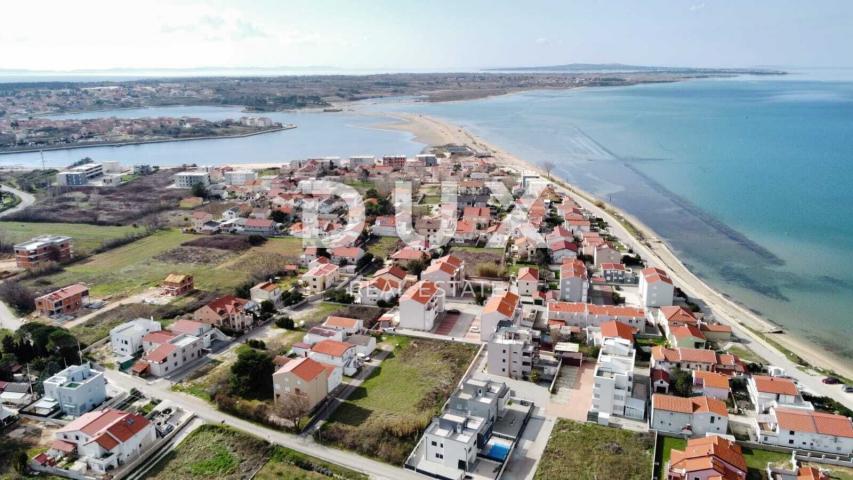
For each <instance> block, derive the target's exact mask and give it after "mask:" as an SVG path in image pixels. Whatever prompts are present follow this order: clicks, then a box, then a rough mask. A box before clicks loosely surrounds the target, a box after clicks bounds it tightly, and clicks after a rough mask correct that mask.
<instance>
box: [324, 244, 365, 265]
mask: <svg viewBox="0 0 853 480" xmlns="http://www.w3.org/2000/svg"><path fill="white" fill-rule="evenodd" d="M330 253H331V255H332V257H331V260H332V263H334V264H335V265H338V266H341V265H358V261H359V260H361V258H362V257H363V256H364V253H365V252H364V250H363V249H362V248H361V247H337V248H333V249H332V250H331V252H330Z"/></svg>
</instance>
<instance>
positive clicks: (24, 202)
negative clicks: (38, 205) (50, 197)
mask: <svg viewBox="0 0 853 480" xmlns="http://www.w3.org/2000/svg"><path fill="white" fill-rule="evenodd" d="M0 190H5V191H7V192H12V193H14V194H15V195H17V196H18V198H20V199H21V203H19V204H17V205H16V206H14V207H13V208H10V209H9V210H4V211H2V212H0V217H5V216H6V215H11V214H13V213H15V212H18V211H21V210H23V209H25V208H27V207H29V206H30V205H32V204H33V203H35V201H36V197H34V196H32V195H30V194H29V193H27V192H23V191H21V190H18V189H17V188H12V187H10V186H8V185H0Z"/></svg>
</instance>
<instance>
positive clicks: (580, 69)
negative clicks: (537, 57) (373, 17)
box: [486, 63, 786, 75]
mask: <svg viewBox="0 0 853 480" xmlns="http://www.w3.org/2000/svg"><path fill="white" fill-rule="evenodd" d="M486 70H487V71H490V72H496V71H499V72H567V73H602V72H611V73H668V74H680V75H685V74H686V75H704V74H716V75H720V74H752V75H783V74H785V73H786V72H784V71H782V70H770V69H764V68H693V67H655V66H647V65H626V64H623V63H568V64H565V65H544V66H537V67H507V68H488V69H486Z"/></svg>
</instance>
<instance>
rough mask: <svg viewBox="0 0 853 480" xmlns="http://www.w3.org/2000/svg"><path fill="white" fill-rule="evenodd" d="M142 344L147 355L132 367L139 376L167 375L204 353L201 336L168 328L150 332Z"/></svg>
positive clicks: (132, 370)
mask: <svg viewBox="0 0 853 480" xmlns="http://www.w3.org/2000/svg"><path fill="white" fill-rule="evenodd" d="M142 345H143V347H142V348H143V349H144V350H145V355H143V356H142V359H140V360H139V361H138V362H136V363H135V364H134V365H133V367H132V368H131V372H132V373H133V374H135V375H139V376H148V375H153V376H155V377H165V376H166V375H170V374H172V373H175V372H176V371H177V370H179V369H180V368H181V367H183V366H184V365H186V364H187V363H190V362H193V361H195V360H198V359H199V358H201V357H202V355H203V353H202V349H203V342H202V340H201V339H200V338H198V337H196V336H193V335H184V334H180V335H178V334H175V333H172V332H170V331H168V330H162V331H159V332H154V333H149V334H148V335H146V336H145V337H144V338H143V339H142Z"/></svg>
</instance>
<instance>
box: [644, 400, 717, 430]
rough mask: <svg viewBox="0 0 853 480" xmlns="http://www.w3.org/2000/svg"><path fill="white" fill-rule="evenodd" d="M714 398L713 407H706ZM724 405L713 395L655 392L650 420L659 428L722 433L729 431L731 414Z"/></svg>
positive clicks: (650, 422) (652, 425) (653, 426)
mask: <svg viewBox="0 0 853 480" xmlns="http://www.w3.org/2000/svg"><path fill="white" fill-rule="evenodd" d="M713 402H717V403H716V407H715V408H714V409H709V408H707V407H706V406H707V405H708V404H709V403H711V404H713ZM673 404H675V405H673ZM703 404H704V406H703ZM725 408H726V407H725V403H723V402H722V401H720V400H717V399H713V398H707V397H692V398H681V397H672V396H669V395H662V394H659V393H656V394H654V395H653V396H652V415H651V418H650V419H649V424H650V427H651V428H652V429H653V430H657V431H659V432H669V433H677V434H687V435H690V436H698V437H703V436H705V435H706V434H709V433H716V434H720V435H722V434H725V433H726V431H727V429H728V425H729V416H728V413H727V412H725ZM714 410H717V411H714Z"/></svg>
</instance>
